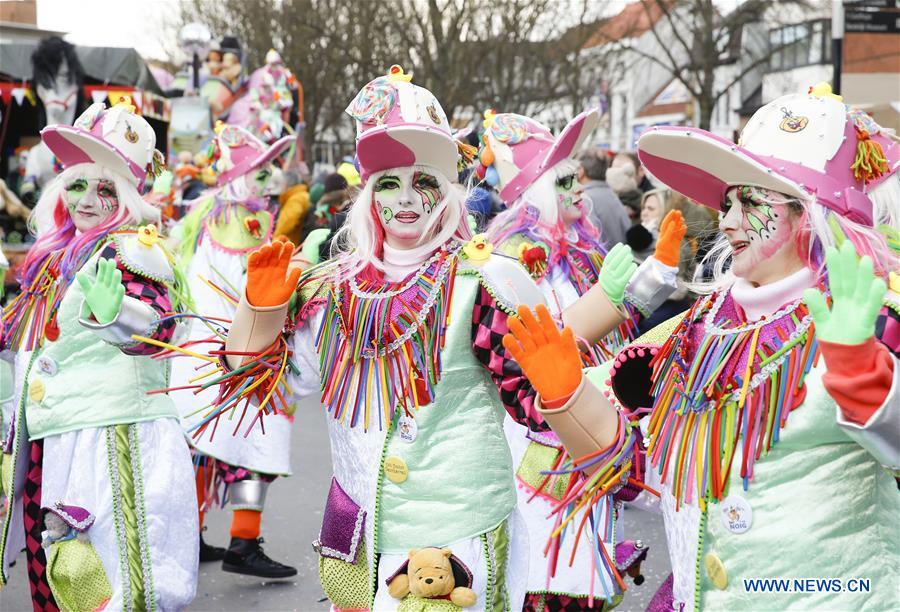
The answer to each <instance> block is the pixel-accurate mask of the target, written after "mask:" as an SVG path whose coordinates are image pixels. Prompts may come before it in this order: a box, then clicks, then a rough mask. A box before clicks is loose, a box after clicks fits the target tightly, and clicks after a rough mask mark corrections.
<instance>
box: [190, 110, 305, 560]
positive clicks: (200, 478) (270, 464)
mask: <svg viewBox="0 0 900 612" xmlns="http://www.w3.org/2000/svg"><path fill="white" fill-rule="evenodd" d="M216 130H217V134H216V136H215V139H214V140H213V143H212V145H211V152H210V155H209V157H210V159H211V160H212V162H213V165H214V167H215V170H216V181H217V186H216V187H215V188H213V189H211V190H208V191H206V192H204V193H203V194H202V195H201V196H200V198H199V199H198V200H197V202H196V203H195V204H194V205H193V208H192V210H191V212H190V213H188V215H187V216H186V217H185V219H184V221H183V223H182V227H181V243H180V246H179V252H180V254H181V265H182V266H183V268H184V270H185V276H186V279H187V283H188V285H189V286H190V289H191V299H192V306H193V310H194V312H196V313H198V318H194V319H192V323H191V327H190V332H189V334H188V339H189V340H188V342H189V344H190V345H191V346H192V347H193V349H194V352H196V351H197V349H198V348H199V349H206V348H210V347H209V345H208V344H205V343H208V342H210V341H211V340H215V341H218V335H217V330H218V329H219V328H220V327H221V325H222V322H223V321H224V322H227V321H230V320H231V319H232V317H233V316H234V312H235V307H236V303H237V298H238V297H239V296H240V295H241V294H242V293H243V291H244V285H245V282H246V274H247V256H248V255H249V254H250V252H252V251H254V250H256V249H257V248H259V247H260V246H261V245H263V244H266V243H267V242H269V241H270V240H271V238H272V229H273V227H274V225H275V218H274V214H273V211H272V210H270V205H269V198H270V197H272V196H277V195H278V194H279V193H280V192H281V190H282V189H283V188H284V185H283V180H282V175H281V171H280V169H278V168H277V166H276V165H275V164H274V163H273V161H274V160H275V159H276V158H277V157H278V156H279V155H280V154H281V153H282V152H284V151H285V150H286V149H287V148H288V146H290V144H291V142H292V141H293V137H292V136H287V137H285V138H282V139H280V140H278V141H277V142H275V143H274V144H272V145H271V146H266V145H265V144H263V143H262V142H261V141H260V140H259V139H258V138H256V137H255V136H253V135H252V134H251V133H250V132H248V131H247V130H245V129H244V128H241V127H238V126H234V125H226V124H221V123H220V124H219V125H218V126H217V128H216ZM208 365H209V362H208V361H205V360H203V359H199V358H195V357H185V356H180V357H178V358H176V359H174V360H173V366H172V388H173V389H178V388H180V387H185V386H189V385H190V384H191V383H192V382H193V381H194V380H196V379H197V377H198V376H200V377H202V376H203V374H205V373H207V372H209V371H210V370H204V369H202V368H203V367H204V366H208ZM205 380H209V379H208V378H207V379H205ZM215 391H216V389H215V387H210V388H208V389H207V390H205V391H203V392H199V393H192V392H190V391H186V390H180V391H176V390H173V391H172V396H173V398H174V400H175V403H176V405H177V406H178V409H179V412H180V414H181V418H182V425H183V426H184V429H185V432H186V434H187V435H188V437H189V439H190V441H191V444H192V446H193V447H194V449H195V464H196V468H197V496H198V504H199V511H200V514H199V516H200V529H201V536H200V559H201V561H219V560H221V561H222V569H223V570H225V571H227V572H233V573H238V574H248V575H251V576H260V577H264V578H286V577H289V576H293V575H295V574H296V573H297V570H296V569H295V568H293V567H291V566H288V565H284V564H282V563H279V562H277V561H274V560H273V559H271V558H269V556H268V555H266V554H265V552H264V551H263V549H262V547H261V546H260V542H261V541H262V539H261V538H260V526H261V521H262V512H263V509H264V506H265V498H266V490H267V488H268V486H269V484H270V483H271V482H272V481H273V480H275V478H276V477H278V476H289V475H290V474H291V453H290V451H291V421H292V420H293V419H292V417H291V414H292V412H289V413H285V414H279V415H277V416H273V417H272V418H270V419H267V420H266V429H265V433H263V431H262V430H261V429H260V428H254V429H253V430H252V432H251V433H250V434H249V435H248V436H247V437H244V436H243V435H232V431H231V430H228V428H227V427H226V426H225V425H224V424H223V426H222V427H221V428H220V430H219V431H218V432H216V435H213V436H209V435H207V436H205V437H201V436H199V435H197V427H198V425H199V424H200V423H202V421H203V418H204V412H205V410H204V409H205V408H206V407H207V406H209V405H210V404H212V403H213V401H214V399H215V397H216V392H215ZM226 430H227V431H226ZM226 487H227V488H226ZM215 501H218V502H220V503H222V504H224V503H226V502H228V503H230V504H231V508H232V521H231V542H230V544H229V546H228V550H227V551H226V550H224V549H222V548H221V547H216V546H211V545H209V544H207V543H206V542H204V541H203V538H202V529H203V518H204V514H205V512H206V510H208V509H209V508H210V507H211V505H212V504H213V503H214V502H215Z"/></svg>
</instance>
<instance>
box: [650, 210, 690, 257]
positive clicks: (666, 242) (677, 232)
mask: <svg viewBox="0 0 900 612" xmlns="http://www.w3.org/2000/svg"><path fill="white" fill-rule="evenodd" d="M685 232H687V226H686V225H685V224H684V217H683V216H682V214H681V211H680V210H671V211H669V213H668V214H667V215H666V216H665V218H664V219H663V220H662V224H660V226H659V238H657V239H656V252H655V253H654V254H653V256H654V257H656V259H657V260H658V261H659V263H661V264H665V265H667V266H677V265H678V260H679V259H680V255H681V239H682V238H684V234H685Z"/></svg>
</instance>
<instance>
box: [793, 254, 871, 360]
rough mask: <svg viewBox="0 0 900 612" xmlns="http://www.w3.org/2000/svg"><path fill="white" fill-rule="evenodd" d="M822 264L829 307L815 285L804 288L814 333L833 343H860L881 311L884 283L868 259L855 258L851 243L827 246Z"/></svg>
mask: <svg viewBox="0 0 900 612" xmlns="http://www.w3.org/2000/svg"><path fill="white" fill-rule="evenodd" d="M825 268H826V269H827V271H828V284H829V286H830V288H831V299H832V303H831V310H829V309H828V304H827V303H826V302H825V296H824V295H822V292H821V291H819V290H817V289H807V290H806V291H805V292H804V293H803V301H804V302H806V305H807V306H808V307H809V312H810V314H811V315H812V318H813V323H815V326H816V336H818V338H819V339H820V340H824V341H826V342H834V343H835V344H861V343H863V342H865V341H866V340H868V339H869V338H871V337H872V336H874V335H875V320H876V319H877V318H878V313H879V312H880V311H881V306H882V301H883V300H884V293H885V291H886V290H887V286H886V285H885V283H884V281H883V280H881V279H880V278H876V277H875V273H874V272H873V271H872V260H871V259H870V258H869V257H868V256H866V257H863V258H862V259H857V257H856V250H855V249H854V248H853V244H852V243H851V242H850V241H849V240H846V241H844V244H843V245H841V249H840V250H837V249H835V248H834V247H829V248H828V250H827V251H826V252H825Z"/></svg>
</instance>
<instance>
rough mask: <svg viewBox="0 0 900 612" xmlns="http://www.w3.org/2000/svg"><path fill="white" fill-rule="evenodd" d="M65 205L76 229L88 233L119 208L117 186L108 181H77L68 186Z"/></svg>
mask: <svg viewBox="0 0 900 612" xmlns="http://www.w3.org/2000/svg"><path fill="white" fill-rule="evenodd" d="M64 193H65V197H64V200H65V205H66V210H67V211H69V216H70V217H71V218H72V223H73V224H74V225H75V229H77V230H79V231H82V232H86V231H88V230H90V229H92V228H94V227H96V226H97V225H99V224H100V223H102V222H103V221H104V220H106V218H107V217H109V216H110V215H112V214H114V213H115V211H116V210H117V209H118V208H119V196H118V193H117V192H116V185H115V183H113V182H112V181H110V180H108V179H83V178H81V179H75V180H74V181H72V182H71V183H69V184H68V185H67V186H66V189H65V192H64Z"/></svg>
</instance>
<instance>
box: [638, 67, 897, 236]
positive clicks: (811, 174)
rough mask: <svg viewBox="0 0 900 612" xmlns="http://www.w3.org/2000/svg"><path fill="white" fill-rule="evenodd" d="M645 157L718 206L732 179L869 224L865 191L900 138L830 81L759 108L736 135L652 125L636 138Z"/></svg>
mask: <svg viewBox="0 0 900 612" xmlns="http://www.w3.org/2000/svg"><path fill="white" fill-rule="evenodd" d="M638 155H639V156H640V158H641V162H642V163H643V164H644V165H645V166H646V167H647V170H649V171H650V172H651V173H652V174H653V175H654V176H655V177H656V178H657V179H659V180H660V181H662V182H663V183H665V184H666V185H669V186H670V187H672V188H673V189H675V190H676V191H678V192H680V193H683V194H684V195H686V196H687V197H688V198H690V199H692V200H694V201H696V202H698V203H700V204H703V205H705V206H709V207H710V208H714V209H719V208H720V206H721V204H722V202H723V201H724V196H725V192H726V191H727V190H728V188H729V187H732V186H735V185H750V186H755V187H762V188H765V189H771V190H773V191H777V192H780V193H784V194H787V195H789V196H793V197H796V198H798V199H799V200H801V201H809V200H810V199H811V198H812V196H815V199H816V201H817V202H819V203H820V204H822V205H823V206H826V207H828V208H830V209H831V210H834V211H835V212H837V213H838V214H840V215H843V216H845V217H847V218H848V219H850V220H852V221H856V222H858V223H862V224H864V225H871V224H872V222H873V218H872V217H873V213H872V201H871V200H870V198H869V197H868V195H867V193H868V192H869V191H871V190H872V189H873V188H875V187H877V186H878V185H879V184H881V183H882V182H883V181H884V180H885V179H886V178H887V177H888V176H891V175H892V174H893V173H894V172H896V171H897V168H898V167H900V143H898V142H897V141H896V140H894V139H893V138H891V136H890V134H889V133H888V132H887V131H886V130H884V129H883V128H881V126H879V125H878V124H877V123H875V121H874V120H873V119H872V118H871V117H870V116H869V115H867V114H866V113H865V112H863V111H862V110H860V109H857V108H853V107H848V106H845V105H844V103H843V101H842V99H841V97H840V96H837V95H835V94H834V93H832V90H831V86H830V85H828V84H827V83H820V84H819V85H816V86H815V87H812V88H810V90H809V91H808V92H807V93H803V94H789V95H786V96H782V97H780V98H777V99H776V100H773V101H772V102H769V103H768V104H766V105H765V106H763V107H762V108H760V109H759V110H758V111H756V112H755V113H754V114H753V116H752V117H751V118H750V121H749V122H748V123H747V126H746V127H745V128H744V130H743V132H742V133H741V138H740V141H739V142H738V143H733V142H731V141H730V140H728V139H726V138H722V137H721V136H717V135H715V134H712V133H710V132H707V131H706V130H701V129H699V128H693V127H683V126H657V127H653V128H651V129H650V130H648V131H647V132H644V134H643V135H642V136H641V137H640V139H639V140H638Z"/></svg>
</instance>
